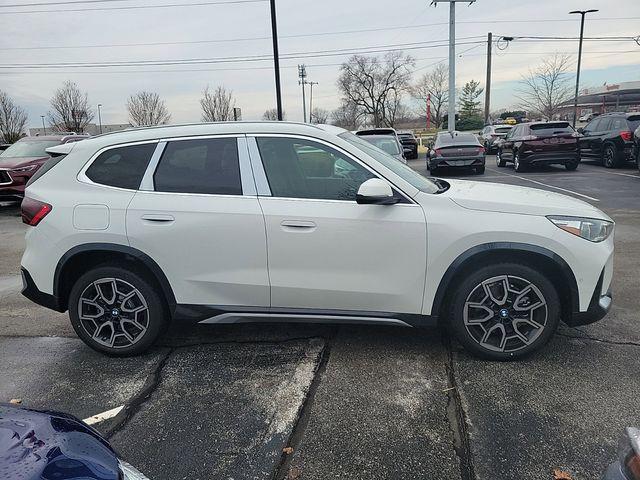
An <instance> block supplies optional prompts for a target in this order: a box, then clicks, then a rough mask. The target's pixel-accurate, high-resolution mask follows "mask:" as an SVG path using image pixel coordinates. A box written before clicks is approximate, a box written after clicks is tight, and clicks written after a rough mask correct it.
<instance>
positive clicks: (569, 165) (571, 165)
mask: <svg viewBox="0 0 640 480" xmlns="http://www.w3.org/2000/svg"><path fill="white" fill-rule="evenodd" d="M579 164H580V162H578V161H571V162H567V163H565V164H564V168H566V169H567V170H569V171H573V170H575V169H576V168H578V165H579Z"/></svg>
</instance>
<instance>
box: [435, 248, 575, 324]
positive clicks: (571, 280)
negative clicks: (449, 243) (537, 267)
mask: <svg viewBox="0 0 640 480" xmlns="http://www.w3.org/2000/svg"><path fill="white" fill-rule="evenodd" d="M499 250H507V251H512V252H519V253H527V254H536V255H543V256H545V257H547V258H548V259H550V260H551V261H553V262H554V263H555V265H556V266H557V267H558V268H559V269H560V271H561V272H562V275H563V276H564V280H565V281H566V285H567V287H568V289H569V293H570V296H571V298H570V302H571V311H572V313H573V312H578V311H579V310H580V306H579V305H580V304H579V300H580V294H579V292H578V283H577V282H576V277H575V275H574V274H573V270H571V267H570V266H569V264H568V263H567V262H566V261H565V260H564V259H563V258H562V257H561V256H560V255H558V254H557V253H555V252H552V251H551V250H549V249H547V248H544V247H540V246H538V245H532V244H528V243H518V242H492V243H484V244H481V245H476V246H475V247H472V248H470V249H469V250H467V251H465V252H463V253H462V254H460V255H459V256H458V257H457V258H456V259H455V260H454V261H453V262H452V263H451V265H449V268H447V271H446V272H445V273H444V275H443V276H442V278H441V279H440V283H439V285H438V289H437V290H436V295H435V297H434V298H433V304H432V306H431V315H435V316H437V317H438V318H443V315H442V314H443V312H442V311H441V309H442V306H443V303H444V301H445V298H446V294H447V292H448V290H449V284H450V283H451V280H452V279H453V278H454V277H455V275H456V274H457V273H458V272H459V271H460V268H461V267H463V265H465V264H466V263H467V262H468V261H470V260H471V259H473V257H476V256H478V255H482V254H485V253H489V252H492V251H499Z"/></svg>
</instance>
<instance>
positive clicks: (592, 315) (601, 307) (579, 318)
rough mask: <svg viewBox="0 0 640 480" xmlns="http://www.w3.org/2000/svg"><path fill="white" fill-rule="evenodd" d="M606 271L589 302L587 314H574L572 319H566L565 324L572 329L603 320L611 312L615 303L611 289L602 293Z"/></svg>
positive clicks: (602, 274)
mask: <svg viewBox="0 0 640 480" xmlns="http://www.w3.org/2000/svg"><path fill="white" fill-rule="evenodd" d="M604 273H605V272H604V270H603V271H602V273H601V274H600V278H599V279H598V283H597V284H596V288H595V289H594V291H593V295H592V296H591V301H590V302H589V308H588V309H587V311H586V312H573V315H571V318H569V319H565V323H566V324H567V325H569V326H570V327H577V326H579V325H588V324H590V323H594V322H597V321H598V320H602V319H603V318H604V317H605V315H606V314H607V313H609V310H611V304H612V303H613V295H612V294H611V288H609V289H608V290H607V291H606V292H605V293H602V282H603V279H604Z"/></svg>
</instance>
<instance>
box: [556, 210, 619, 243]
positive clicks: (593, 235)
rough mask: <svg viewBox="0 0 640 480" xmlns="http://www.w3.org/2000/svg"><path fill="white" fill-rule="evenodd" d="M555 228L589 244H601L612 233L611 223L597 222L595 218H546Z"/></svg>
mask: <svg viewBox="0 0 640 480" xmlns="http://www.w3.org/2000/svg"><path fill="white" fill-rule="evenodd" d="M547 218H548V219H549V220H551V221H552V222H553V223H554V224H555V226H556V227H558V228H561V229H562V230H564V231H565V232H569V233H572V234H574V235H577V236H579V237H582V238H584V239H585V240H589V241H590V242H602V241H603V240H606V239H607V238H609V235H611V232H613V225H614V223H613V222H609V221H607V220H598V219H597V218H581V217H559V216H550V217H547Z"/></svg>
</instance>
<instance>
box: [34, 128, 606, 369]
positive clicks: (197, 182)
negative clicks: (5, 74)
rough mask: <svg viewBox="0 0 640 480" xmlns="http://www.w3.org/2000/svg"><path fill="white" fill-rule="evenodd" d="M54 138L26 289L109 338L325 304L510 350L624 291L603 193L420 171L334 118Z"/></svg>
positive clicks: (80, 330)
mask: <svg viewBox="0 0 640 480" xmlns="http://www.w3.org/2000/svg"><path fill="white" fill-rule="evenodd" d="M49 151H50V152H51V153H52V154H54V155H56V156H54V157H53V158H52V159H51V160H50V161H49V162H48V163H47V164H46V165H45V166H44V167H43V168H41V169H40V170H39V171H38V172H37V174H36V175H34V177H33V178H32V180H31V182H30V184H29V185H28V187H27V189H26V197H25V199H24V202H23V204H22V217H23V221H24V222H25V223H27V224H29V225H31V228H29V230H28V232H27V234H26V240H27V247H26V251H25V253H24V256H23V258H22V278H23V283H24V288H23V293H24V295H25V296H27V297H28V298H30V299H31V300H33V301H35V302H37V303H39V304H41V305H44V306H47V307H49V308H52V309H55V310H57V311H60V312H62V311H66V310H68V311H69V316H70V318H71V323H72V325H73V327H74V329H75V331H76V332H77V334H78V335H79V336H80V338H82V339H83V340H84V341H85V342H86V343H87V345H89V346H90V347H92V348H94V349H96V350H99V351H101V352H104V353H107V354H111V355H131V354H138V353H140V352H142V351H144V350H145V349H147V348H149V347H150V346H151V345H152V344H153V343H154V341H155V340H156V339H157V338H158V336H159V335H160V334H161V333H162V332H163V330H164V329H165V327H167V325H168V324H169V322H199V323H205V324H214V323H230V322H272V321H296V322H317V321H323V322H324V321H326V322H340V323H353V322H356V323H372V324H393V325H402V326H412V327H421V326H429V325H442V326H445V327H447V328H449V329H450V330H451V331H452V332H453V333H454V334H455V336H456V337H457V339H458V340H459V341H460V342H461V343H462V344H463V345H464V346H465V347H466V348H468V349H469V350H471V351H473V352H475V353H476V354H479V355H481V356H484V357H488V358H491V359H497V360H507V359H513V358H518V357H521V356H523V355H526V354H528V353H531V352H533V351H534V350H536V349H538V348H540V347H541V346H543V345H544V344H545V343H546V342H547V341H548V340H549V338H550V337H551V336H552V334H553V333H554V331H555V330H556V328H557V326H558V323H559V321H560V320H563V321H564V322H566V323H567V324H569V325H580V324H586V323H590V322H594V321H596V320H599V319H601V318H602V317H603V316H604V315H605V314H606V313H607V311H608V310H609V308H610V306H611V293H610V284H611V275H612V269H613V235H612V232H613V222H612V220H611V219H610V218H609V217H608V216H607V215H605V214H604V213H603V212H601V211H600V210H598V209H596V208H595V207H593V206H591V205H589V204H587V203H584V202H582V201H579V200H575V199H573V198H570V197H567V196H564V195H559V194H555V193H549V192H545V191H541V190H536V189H531V188H521V187H516V186H507V185H499V184H492V183H479V182H471V181H463V180H448V181H444V180H441V179H427V178H425V177H423V176H421V175H419V174H417V173H416V172H414V171H413V170H411V168H409V167H407V166H406V165H403V164H402V163H401V162H398V161H397V160H396V159H394V158H393V157H391V156H389V155H387V154H386V153H384V152H383V151H382V150H379V149H377V148H376V147H374V146H372V145H371V144H369V143H367V142H366V141H364V140H362V139H361V138H358V137H356V136H355V135H353V134H351V133H350V132H347V131H345V130H342V129H340V128H337V127H333V126H325V125H317V126H315V125H306V124H294V123H284V122H273V123H267V122H265V123H262V122H260V123H242V122H235V123H218V124H199V125H186V126H165V127H155V128H145V129H137V130H130V131H124V132H120V133H114V134H107V135H101V136H98V137H94V138H92V139H89V140H84V141H82V142H78V143H72V144H67V145H62V146H58V147H53V148H51V149H49Z"/></svg>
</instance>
